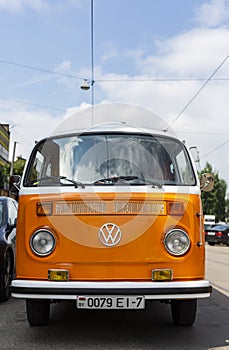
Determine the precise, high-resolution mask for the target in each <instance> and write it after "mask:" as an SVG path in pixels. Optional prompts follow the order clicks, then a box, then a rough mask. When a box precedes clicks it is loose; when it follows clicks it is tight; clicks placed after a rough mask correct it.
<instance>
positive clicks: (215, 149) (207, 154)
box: [202, 140, 229, 158]
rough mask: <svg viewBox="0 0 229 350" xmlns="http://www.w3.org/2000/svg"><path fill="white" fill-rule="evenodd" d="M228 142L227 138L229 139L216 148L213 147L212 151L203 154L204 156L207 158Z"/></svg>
mask: <svg viewBox="0 0 229 350" xmlns="http://www.w3.org/2000/svg"><path fill="white" fill-rule="evenodd" d="M228 142H229V140H227V141H225V142H223V143H221V144H220V145H219V146H217V147H216V148H214V149H212V150H211V151H210V152H208V153H206V154H204V155H203V156H202V158H206V157H207V156H209V155H210V154H212V153H214V152H215V151H217V150H218V149H219V148H221V147H223V146H224V145H226V143H228Z"/></svg>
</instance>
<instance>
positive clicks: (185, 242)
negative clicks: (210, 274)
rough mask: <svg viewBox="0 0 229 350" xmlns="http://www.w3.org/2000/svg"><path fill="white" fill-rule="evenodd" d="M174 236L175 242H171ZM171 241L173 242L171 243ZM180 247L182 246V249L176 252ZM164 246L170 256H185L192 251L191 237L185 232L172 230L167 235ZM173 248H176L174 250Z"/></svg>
mask: <svg viewBox="0 0 229 350" xmlns="http://www.w3.org/2000/svg"><path fill="white" fill-rule="evenodd" d="M172 236H174V237H175V238H174V240H173V241H172V240H171V237H172ZM169 239H170V240H171V241H169ZM175 240H177V242H175ZM178 245H180V248H179V249H177V250H176V249H175V248H178ZM164 246H165V249H166V250H167V252H168V253H169V254H171V255H174V256H183V255H184V254H185V253H187V251H188V250H189V249H190V246H191V241H190V238H189V235H188V234H187V232H185V231H184V230H181V229H172V230H170V231H168V232H167V233H166V235H165V238H164ZM172 246H174V248H173V249H172Z"/></svg>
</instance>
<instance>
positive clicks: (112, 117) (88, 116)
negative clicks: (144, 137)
mask: <svg viewBox="0 0 229 350" xmlns="http://www.w3.org/2000/svg"><path fill="white" fill-rule="evenodd" d="M85 131H88V132H91V131H95V132H98V131H100V132H101V131H106V132H109V131H121V132H144V133H145V132H152V133H154V134H166V135H167V134H169V135H171V136H175V135H174V133H173V131H172V130H171V128H170V127H169V125H168V124H167V123H166V122H165V121H164V120H163V119H162V118H161V117H159V116H158V115H156V114H155V113H154V112H152V111H150V110H148V109H146V108H143V107H140V106H135V105H131V104H123V103H102V104H98V105H94V106H92V107H89V108H86V109H83V110H81V111H79V112H77V113H75V114H73V115H72V116H70V117H69V118H67V119H65V120H64V121H63V122H62V123H61V124H59V125H58V126H57V128H56V129H55V130H54V132H53V133H52V135H50V136H54V135H62V134H69V133H80V132H85Z"/></svg>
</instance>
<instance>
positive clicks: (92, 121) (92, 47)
mask: <svg viewBox="0 0 229 350" xmlns="http://www.w3.org/2000/svg"><path fill="white" fill-rule="evenodd" d="M94 83H95V80H94V1H93V0H91V106H92V107H91V108H92V110H91V124H92V127H93V124H94V120H93V119H94V115H93V114H94Z"/></svg>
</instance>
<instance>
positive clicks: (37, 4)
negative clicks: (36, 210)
mask: <svg viewBox="0 0 229 350" xmlns="http://www.w3.org/2000/svg"><path fill="white" fill-rule="evenodd" d="M91 4H92V0H0V32H1V35H0V47H1V50H0V122H1V123H7V124H9V125H10V131H11V145H10V157H12V149H13V145H14V143H15V142H16V156H22V157H24V158H27V157H28V156H29V153H30V151H31V149H32V147H33V146H34V142H35V141H36V140H39V139H41V138H43V137H45V136H48V135H49V134H50V133H52V131H53V130H55V128H56V127H57V125H58V124H60V123H61V122H63V120H65V119H66V118H68V117H70V116H71V115H73V114H74V113H75V112H77V111H78V110H81V109H82V108H85V107H87V106H89V105H90V104H91V103H92V91H93V102H94V104H98V103H107V102H119V103H120V102H121V103H131V104H136V105H139V106H142V107H146V108H147V109H150V110H152V111H153V112H154V113H156V114H157V115H159V116H160V117H161V118H162V119H163V120H165V121H166V123H168V125H170V126H171V127H172V128H173V130H174V132H175V133H176V135H177V136H178V137H179V138H180V139H182V140H185V143H186V145H187V147H189V148H190V147H191V150H192V154H193V157H194V159H195V160H196V161H197V162H196V165H197V168H198V170H200V169H203V168H204V167H205V165H206V162H209V163H210V164H211V165H212V167H213V170H214V171H215V172H217V173H218V175H219V177H220V178H221V179H224V180H225V181H226V182H227V184H228V187H229V157H228V153H227V152H228V151H229V128H228V122H229V118H228V115H229V0H186V1H183V0H173V1H171V0H141V1H138V0H94V1H93V11H92V7H91ZM92 13H93V26H92V21H91V19H92V16H91V14H92ZM92 28H93V30H92ZM92 33H93V40H92ZM92 43H93V44H92ZM92 47H93V50H92ZM92 57H93V61H92ZM92 62H93V63H92ZM92 67H93V72H94V81H95V82H94V85H93V89H90V90H88V91H83V90H81V89H80V86H81V83H82V80H83V79H88V81H89V82H91V79H92ZM198 159H199V161H198ZM10 160H11V159H10ZM228 192H229V190H228Z"/></svg>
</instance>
